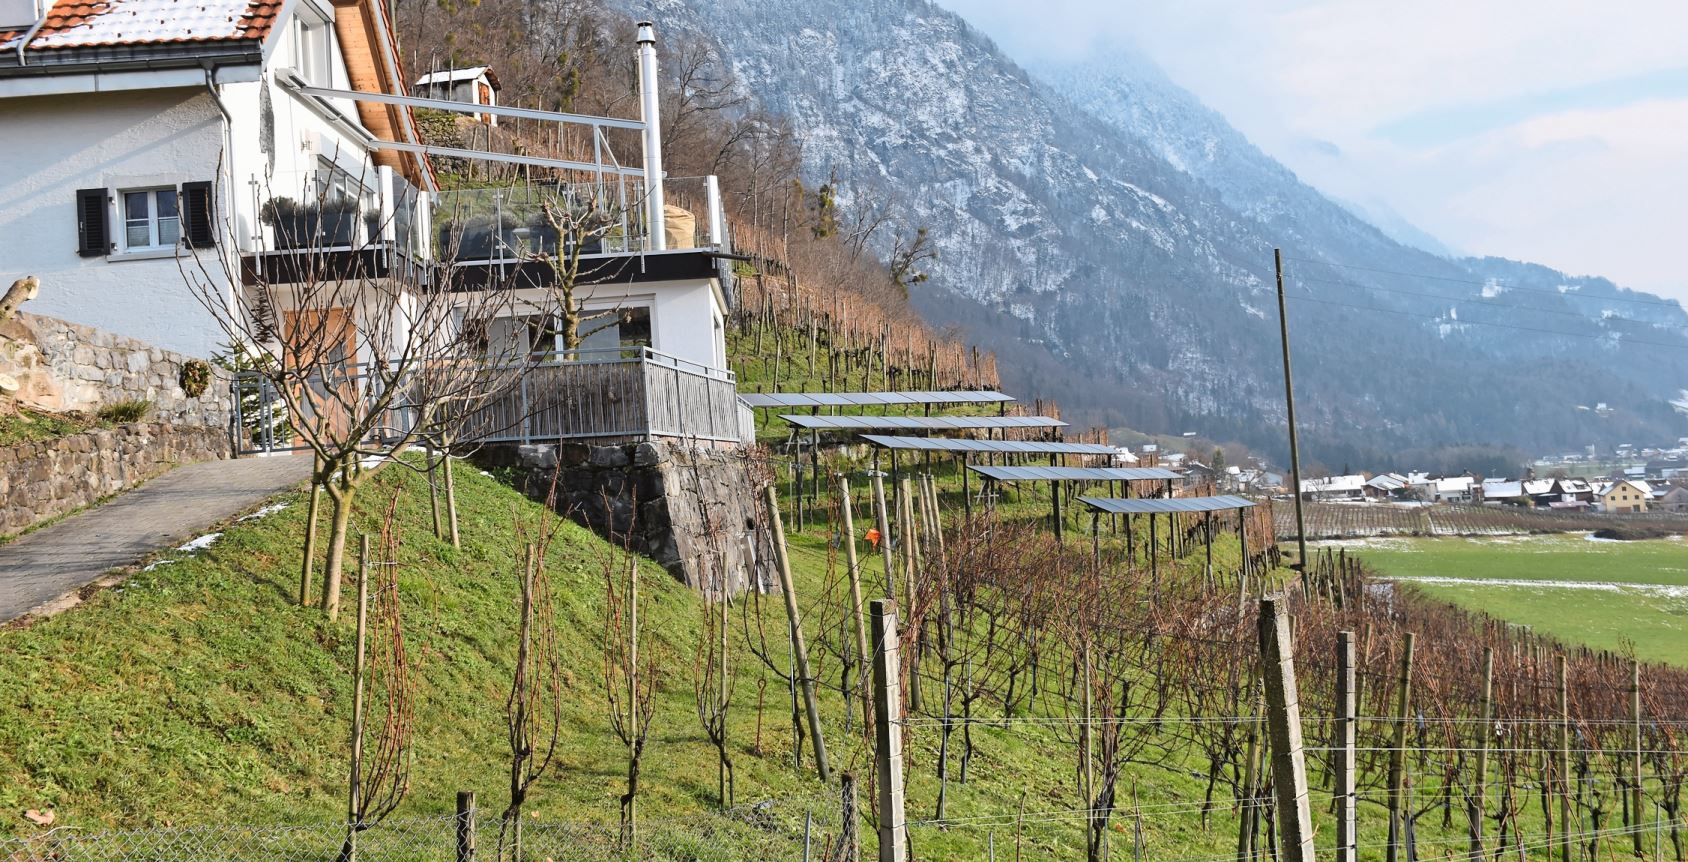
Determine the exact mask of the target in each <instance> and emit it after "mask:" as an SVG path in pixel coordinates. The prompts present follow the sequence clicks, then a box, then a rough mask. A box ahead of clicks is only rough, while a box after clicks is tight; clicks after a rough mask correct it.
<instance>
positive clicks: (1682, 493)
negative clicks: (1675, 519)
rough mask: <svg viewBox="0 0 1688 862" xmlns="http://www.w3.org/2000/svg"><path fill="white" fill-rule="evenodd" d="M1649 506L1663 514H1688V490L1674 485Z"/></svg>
mask: <svg viewBox="0 0 1688 862" xmlns="http://www.w3.org/2000/svg"><path fill="white" fill-rule="evenodd" d="M1649 506H1650V507H1651V508H1653V509H1656V510H1659V511H1663V512H1688V488H1684V487H1683V486H1681V485H1672V486H1670V487H1668V488H1666V489H1664V493H1663V494H1660V495H1658V496H1656V497H1654V498H1653V501H1652V502H1651V503H1650V504H1649Z"/></svg>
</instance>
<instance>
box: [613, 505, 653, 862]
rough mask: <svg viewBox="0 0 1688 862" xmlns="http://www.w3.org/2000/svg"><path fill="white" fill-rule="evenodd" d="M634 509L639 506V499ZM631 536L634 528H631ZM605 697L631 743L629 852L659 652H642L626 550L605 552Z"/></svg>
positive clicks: (619, 732) (634, 578)
mask: <svg viewBox="0 0 1688 862" xmlns="http://www.w3.org/2000/svg"><path fill="white" fill-rule="evenodd" d="M633 508H634V510H635V511H636V510H637V509H638V506H637V501H635V505H634V507H633ZM629 535H631V531H629ZM602 568H603V575H604V638H603V654H604V677H603V678H604V695H605V702H606V705H607V706H608V708H609V717H610V728H611V729H612V730H614V731H615V735H616V738H617V739H620V740H621V743H622V745H624V746H626V747H627V792H626V793H624V794H622V796H621V843H622V846H623V848H624V849H626V850H629V851H631V850H632V849H633V848H635V847H636V846H637V843H638V838H639V836H638V825H637V822H636V817H637V811H636V808H635V804H636V801H637V799H638V795H639V775H640V770H641V769H642V767H643V765H644V757H645V742H646V740H648V739H649V738H650V731H651V720H652V719H653V718H655V717H656V690H657V670H658V667H659V664H658V662H657V657H656V651H655V650H654V649H649V650H646V652H645V656H644V659H643V661H644V665H643V666H641V665H640V661H641V659H640V656H639V558H638V557H636V556H634V554H633V553H632V551H631V550H629V549H626V548H623V549H620V550H618V551H611V552H607V553H605V554H604V556H603V559H602Z"/></svg>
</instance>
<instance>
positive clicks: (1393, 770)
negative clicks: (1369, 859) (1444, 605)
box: [1385, 632, 1413, 862]
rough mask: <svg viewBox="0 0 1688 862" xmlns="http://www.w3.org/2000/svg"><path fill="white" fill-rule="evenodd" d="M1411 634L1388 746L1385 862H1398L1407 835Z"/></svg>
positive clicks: (1406, 643) (1404, 645)
mask: <svg viewBox="0 0 1688 862" xmlns="http://www.w3.org/2000/svg"><path fill="white" fill-rule="evenodd" d="M1412 684H1413V633H1412V632H1407V633H1406V636H1405V638H1404V639H1403V640H1402V643H1401V676H1400V678H1399V679H1398V680H1397V682H1396V690H1395V732H1394V734H1393V735H1392V738H1391V740H1390V745H1389V849H1388V852H1387V853H1386V854H1385V858H1386V859H1387V860H1388V862H1399V860H1400V859H1401V845H1402V844H1403V843H1404V840H1405V834H1406V828H1405V827H1406V823H1405V820H1404V817H1405V814H1406V805H1405V801H1406V799H1405V796H1406V794H1405V790H1406V772H1407V721H1408V717H1409V716H1410V715H1411V710H1412Z"/></svg>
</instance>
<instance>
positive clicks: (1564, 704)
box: [1554, 653, 1576, 862]
mask: <svg viewBox="0 0 1688 862" xmlns="http://www.w3.org/2000/svg"><path fill="white" fill-rule="evenodd" d="M1554 664H1555V667H1556V670H1557V671H1558V674H1557V676H1558V680H1557V682H1558V688H1559V752H1558V755H1559V757H1558V760H1557V763H1556V766H1555V771H1556V772H1558V775H1556V776H1554V777H1555V778H1556V779H1558V784H1559V859H1560V862H1572V859H1571V854H1572V853H1573V852H1575V843H1576V830H1575V829H1573V828H1572V827H1571V704H1570V692H1569V690H1568V689H1569V686H1567V685H1566V668H1565V654H1564V653H1560V654H1559V656H1558V658H1557V659H1556V660H1555V662H1554Z"/></svg>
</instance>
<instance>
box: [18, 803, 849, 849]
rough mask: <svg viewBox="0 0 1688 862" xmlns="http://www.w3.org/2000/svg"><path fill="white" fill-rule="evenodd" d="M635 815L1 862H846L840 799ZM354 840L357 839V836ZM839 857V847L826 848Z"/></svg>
mask: <svg viewBox="0 0 1688 862" xmlns="http://www.w3.org/2000/svg"><path fill="white" fill-rule="evenodd" d="M651 813H652V815H653V816H650V817H640V818H638V820H637V827H638V828H637V832H636V835H635V838H634V840H633V841H632V842H629V841H628V840H627V839H626V837H625V836H623V835H622V833H621V828H620V825H619V823H617V822H615V821H610V822H570V821H555V820H546V819H543V818H532V817H526V818H523V821H522V828H521V836H520V853H519V855H518V854H517V848H516V845H517V840H516V836H515V830H514V829H512V828H510V827H509V826H507V825H506V824H504V823H503V822H502V821H501V820H500V819H499V817H498V816H497V815H496V814H491V815H489V814H487V813H486V812H484V811H483V812H479V813H477V815H476V816H475V817H474V818H473V820H472V824H473V828H472V829H471V828H470V824H471V820H470V819H469V818H466V817H459V816H457V815H442V816H435V817H411V818H388V819H387V820H385V821H382V822H381V823H379V824H376V825H374V826H371V827H369V828H368V829H365V830H362V831H360V832H357V833H356V835H355V836H350V835H349V834H348V832H349V831H348V829H347V828H346V825H345V824H344V823H333V822H323V823H316V824H308V825H296V824H288V825H254V824H248V823H217V824H204V825H199V826H169V827H155V828H150V829H108V830H94V829H81V828H71V827H61V828H57V829H53V830H50V831H45V832H40V833H36V834H33V835H28V836H23V837H17V838H0V862H424V860H425V862H573V860H582V862H596V860H605V862H609V860H615V862H623V860H675V862H678V860H688V862H692V860H695V862H715V860H720V862H729V860H733V862H737V860H746V859H752V860H759V862H772V860H815V862H821V860H827V859H832V860H837V859H839V858H841V856H840V854H839V853H838V852H837V850H835V849H833V848H832V845H834V844H836V843H837V839H838V837H839V835H840V827H841V825H842V813H841V810H840V805H839V801H838V799H837V798H835V797H834V798H825V797H813V798H795V799H778V800H767V801H763V802H757V803H754V804H748V805H742V806H739V807H736V808H733V809H729V810H727V811H712V812H698V813H696V814H690V815H687V816H684V817H665V816H660V815H658V814H657V812H654V811H653V812H651ZM349 839H350V840H349ZM829 851H830V852H829Z"/></svg>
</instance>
